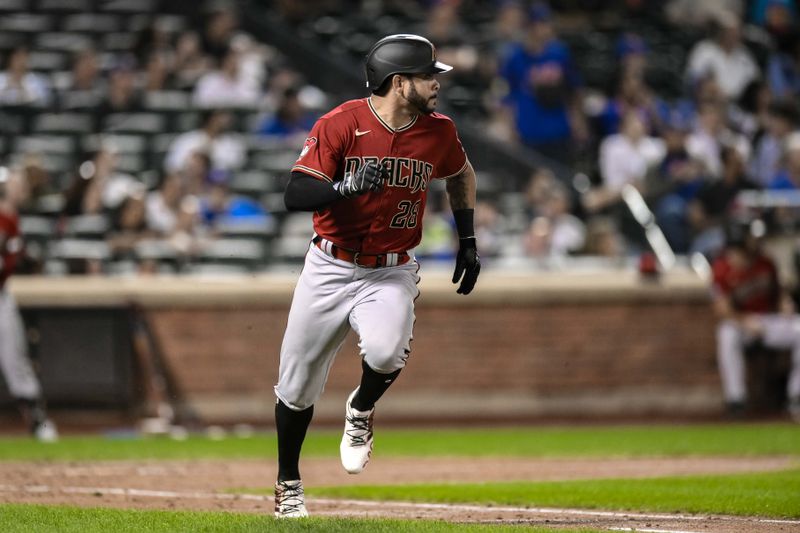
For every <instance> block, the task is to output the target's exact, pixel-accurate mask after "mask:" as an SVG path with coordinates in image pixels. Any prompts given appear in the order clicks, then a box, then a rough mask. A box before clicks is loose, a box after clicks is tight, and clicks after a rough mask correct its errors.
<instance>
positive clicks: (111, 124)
mask: <svg viewBox="0 0 800 533" xmlns="http://www.w3.org/2000/svg"><path fill="white" fill-rule="evenodd" d="M103 123H104V128H103V129H105V130H106V131H111V132H131V133H147V134H155V133H162V132H163V131H164V126H165V119H164V116H163V115H160V114H158V113H112V114H110V115H107V116H106V117H105V119H104V121H103Z"/></svg>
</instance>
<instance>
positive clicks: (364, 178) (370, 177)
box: [333, 161, 389, 198]
mask: <svg viewBox="0 0 800 533" xmlns="http://www.w3.org/2000/svg"><path fill="white" fill-rule="evenodd" d="M388 175H389V173H388V172H387V171H386V169H385V168H383V165H378V164H376V163H373V162H371V161H370V162H369V163H367V164H366V165H361V168H359V169H358V170H357V171H356V172H355V173H350V174H345V176H344V179H343V180H342V181H337V182H336V183H334V184H333V188H334V189H336V190H337V191H338V192H339V194H341V195H342V196H344V197H345V198H353V197H355V196H361V195H362V194H364V193H367V192H370V191H379V190H381V188H382V187H383V182H384V181H385V180H386V178H387V177H388Z"/></svg>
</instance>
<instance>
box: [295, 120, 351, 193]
mask: <svg viewBox="0 0 800 533" xmlns="http://www.w3.org/2000/svg"><path fill="white" fill-rule="evenodd" d="M343 147H344V142H343V137H342V136H341V135H340V134H339V133H338V132H337V131H336V127H335V125H334V124H333V123H332V122H331V120H329V119H327V118H324V117H323V118H321V119H320V120H318V121H317V122H316V124H314V127H313V128H312V129H311V133H309V135H308V138H306V141H305V143H304V144H303V149H302V150H301V151H300V157H298V158H297V161H296V162H295V164H294V166H293V167H292V172H302V173H304V174H308V175H310V176H314V177H315V178H318V179H322V180H325V181H333V178H334V176H335V175H336V169H337V168H338V166H339V161H340V155H341V154H342V152H343Z"/></svg>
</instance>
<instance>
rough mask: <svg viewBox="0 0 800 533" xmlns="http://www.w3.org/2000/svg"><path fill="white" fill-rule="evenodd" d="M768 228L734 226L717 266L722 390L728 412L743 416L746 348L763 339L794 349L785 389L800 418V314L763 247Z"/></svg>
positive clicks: (715, 290)
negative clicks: (764, 235)
mask: <svg viewBox="0 0 800 533" xmlns="http://www.w3.org/2000/svg"><path fill="white" fill-rule="evenodd" d="M764 231H765V229H764V224H763V222H762V221H760V220H756V221H754V222H751V223H749V224H746V225H744V224H741V223H740V224H736V225H733V226H731V227H730V228H729V229H728V234H727V241H726V246H725V251H724V253H723V254H722V256H720V257H719V258H718V259H717V260H716V261H715V262H714V265H713V273H714V281H713V299H714V300H713V305H714V311H715V314H716V315H717V318H718V319H719V324H718V325H717V362H718V364H719V371H720V377H721V378H722V391H723V396H724V399H725V404H726V407H727V409H728V412H729V414H731V415H741V414H742V413H743V411H744V409H745V407H746V402H747V400H748V397H747V380H746V364H745V357H744V351H745V348H746V347H748V346H751V345H753V344H754V343H755V342H756V341H760V342H761V343H762V344H763V345H764V346H767V347H770V348H780V349H791V351H792V370H791V372H790V374H789V380H788V382H787V384H786V392H787V398H788V408H789V412H790V414H791V415H792V416H793V417H795V418H796V419H797V420H798V421H800V315H798V314H797V312H796V310H795V307H794V302H793V301H792V299H791V297H790V296H789V294H788V293H787V292H786V291H785V290H784V288H783V287H781V285H780V281H779V279H778V272H777V268H776V267H775V263H774V262H773V261H772V260H771V259H770V258H769V257H767V255H765V254H764V252H763V251H762V249H761V237H762V236H763V234H764Z"/></svg>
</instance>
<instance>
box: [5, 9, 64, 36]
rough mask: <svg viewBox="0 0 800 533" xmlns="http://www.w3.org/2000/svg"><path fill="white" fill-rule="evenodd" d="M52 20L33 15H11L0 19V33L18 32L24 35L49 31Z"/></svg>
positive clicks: (43, 16) (46, 16)
mask: <svg viewBox="0 0 800 533" xmlns="http://www.w3.org/2000/svg"><path fill="white" fill-rule="evenodd" d="M52 27H53V19H52V18H51V17H50V16H49V15H35V14H33V13H12V14H10V15H3V16H2V17H0V31H20V32H26V33H41V32H46V31H50V30H51V29H52Z"/></svg>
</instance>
